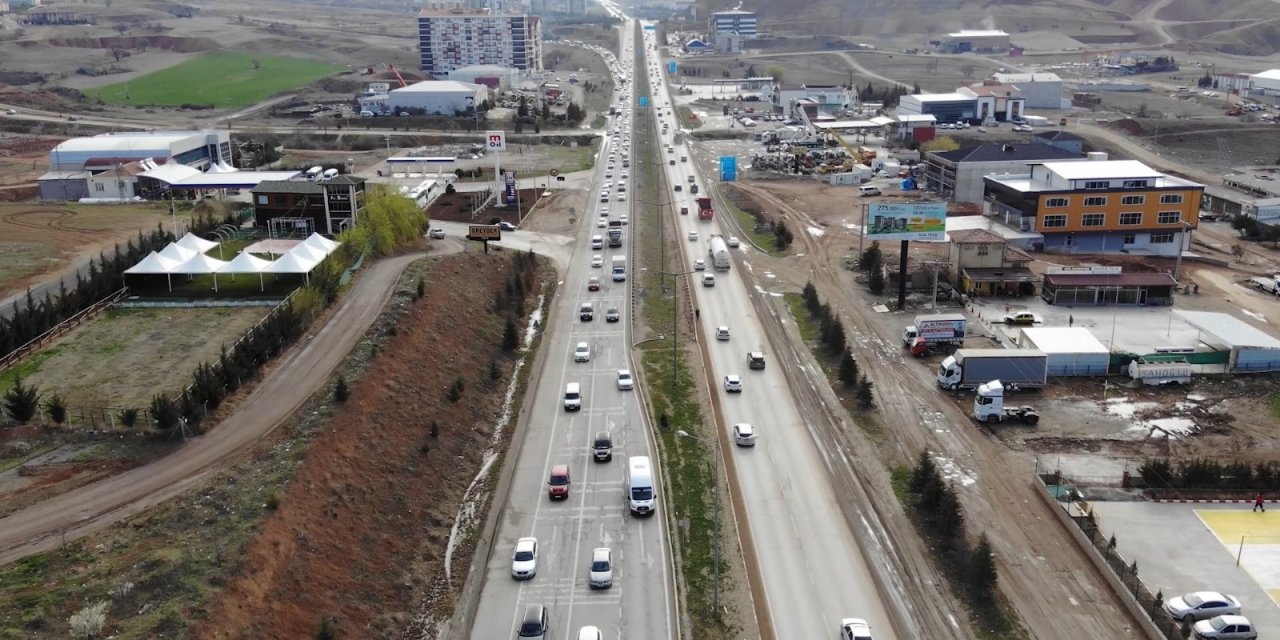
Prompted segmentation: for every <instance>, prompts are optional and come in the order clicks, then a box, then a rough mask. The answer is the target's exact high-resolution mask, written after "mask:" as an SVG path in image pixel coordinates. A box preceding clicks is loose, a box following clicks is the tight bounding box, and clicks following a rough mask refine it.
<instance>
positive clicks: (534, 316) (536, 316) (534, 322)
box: [524, 294, 547, 349]
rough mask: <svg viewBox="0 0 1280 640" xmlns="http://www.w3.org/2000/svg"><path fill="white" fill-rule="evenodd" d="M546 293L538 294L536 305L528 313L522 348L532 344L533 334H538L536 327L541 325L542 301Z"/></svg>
mask: <svg viewBox="0 0 1280 640" xmlns="http://www.w3.org/2000/svg"><path fill="white" fill-rule="evenodd" d="M546 297H547V296H546V294H539V295H538V307H537V308H536V309H534V310H533V313H531V314H529V325H528V326H526V327H525V328H524V348H525V349H528V348H529V346H530V345H532V344H533V338H534V336H537V335H538V328H539V327H541V326H542V303H543V301H544V300H545V299H546Z"/></svg>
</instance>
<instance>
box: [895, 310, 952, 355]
mask: <svg viewBox="0 0 1280 640" xmlns="http://www.w3.org/2000/svg"><path fill="white" fill-rule="evenodd" d="M967 326H968V319H967V318H965V317H964V314H963V313H935V314H930V315H920V316H916V318H915V321H914V323H913V324H910V325H907V326H906V328H904V329H903V330H902V346H904V347H907V348H909V349H911V353H913V354H915V355H918V356H922V355H925V354H926V353H928V352H929V350H930V349H933V348H937V347H959V346H962V345H963V344H964V336H965V330H966V328H967Z"/></svg>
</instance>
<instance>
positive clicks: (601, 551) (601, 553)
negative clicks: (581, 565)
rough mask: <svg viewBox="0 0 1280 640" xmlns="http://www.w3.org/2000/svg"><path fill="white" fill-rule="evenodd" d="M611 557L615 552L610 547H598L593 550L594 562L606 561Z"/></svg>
mask: <svg viewBox="0 0 1280 640" xmlns="http://www.w3.org/2000/svg"><path fill="white" fill-rule="evenodd" d="M611 555H613V551H612V550H610V549H609V547H596V548H595V549H592V550H591V559H592V560H604V559H606V558H609V557H610V556H611Z"/></svg>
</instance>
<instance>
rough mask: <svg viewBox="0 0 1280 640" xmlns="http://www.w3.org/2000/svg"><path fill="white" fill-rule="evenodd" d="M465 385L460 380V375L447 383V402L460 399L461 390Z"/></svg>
mask: <svg viewBox="0 0 1280 640" xmlns="http://www.w3.org/2000/svg"><path fill="white" fill-rule="evenodd" d="M466 386H467V385H466V383H464V382H463V381H462V378H461V377H457V378H454V379H453V384H451V385H449V392H448V394H447V395H448V396H449V402H457V401H459V400H461V399H462V392H463V390H464V389H466Z"/></svg>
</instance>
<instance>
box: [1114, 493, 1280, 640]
mask: <svg viewBox="0 0 1280 640" xmlns="http://www.w3.org/2000/svg"><path fill="white" fill-rule="evenodd" d="M1092 505H1093V508H1094V513H1095V514H1097V516H1098V521H1099V523H1100V525H1101V527H1102V531H1103V532H1104V533H1106V534H1108V535H1109V534H1111V533H1114V534H1115V536H1116V548H1117V549H1118V550H1119V552H1120V554H1121V555H1123V556H1124V557H1125V559H1127V560H1137V562H1138V574H1139V576H1141V578H1142V581H1143V583H1144V584H1146V585H1147V588H1149V589H1151V590H1152V591H1153V592H1154V591H1163V592H1164V596H1165V600H1166V601H1167V600H1168V599H1169V598H1172V597H1174V596H1177V595H1181V594H1183V593H1187V592H1190V591H1200V590H1213V591H1222V592H1224V593H1229V594H1231V595H1234V596H1236V597H1237V598H1240V601H1241V602H1242V603H1243V604H1244V613H1245V615H1246V616H1248V617H1249V619H1250V620H1252V621H1253V623H1254V624H1255V625H1257V626H1258V628H1259V629H1261V630H1262V631H1263V635H1261V636H1259V637H1260V638H1280V632H1277V631H1276V630H1280V504H1277V503H1272V504H1271V505H1269V509H1268V511H1267V512H1266V513H1254V512H1252V511H1251V508H1252V506H1253V504H1252V503H1251V502H1243V503H1235V504H1180V503H1172V504H1171V503H1146V502H1094V503H1092ZM1237 560H1238V562H1239V564H1238V565H1237Z"/></svg>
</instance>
